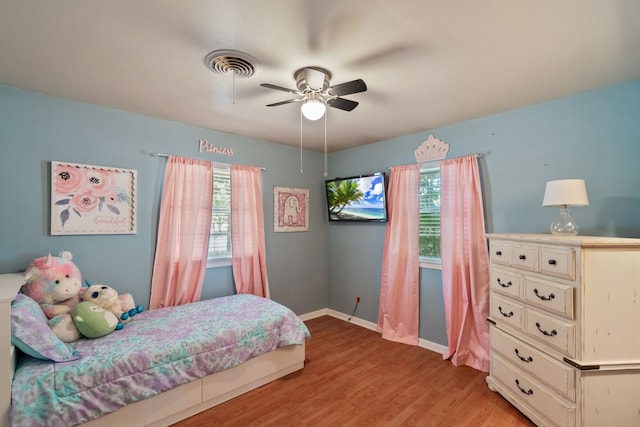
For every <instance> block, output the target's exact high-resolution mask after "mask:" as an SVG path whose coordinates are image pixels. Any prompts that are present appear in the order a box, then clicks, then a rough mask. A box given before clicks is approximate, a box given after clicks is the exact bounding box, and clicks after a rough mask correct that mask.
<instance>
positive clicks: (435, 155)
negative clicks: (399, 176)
mask: <svg viewBox="0 0 640 427" xmlns="http://www.w3.org/2000/svg"><path fill="white" fill-rule="evenodd" d="M448 152H449V144H447V143H446V142H444V141H441V140H439V139H438V138H436V137H435V136H433V135H429V138H427V140H426V141H425V142H423V143H422V145H420V146H419V147H418V148H417V149H416V151H415V155H416V161H417V162H418V163H425V162H430V161H432V160H440V159H444V158H445V157H447V153H448Z"/></svg>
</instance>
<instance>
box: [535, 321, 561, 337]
mask: <svg viewBox="0 0 640 427" xmlns="http://www.w3.org/2000/svg"><path fill="white" fill-rule="evenodd" d="M536 328H538V330H539V331H540V332H541V333H542V334H543V335H545V336H547V337H553V336H555V335H558V331H556V330H555V329H552V330H551V332H547V331H545V330H544V329H540V322H536Z"/></svg>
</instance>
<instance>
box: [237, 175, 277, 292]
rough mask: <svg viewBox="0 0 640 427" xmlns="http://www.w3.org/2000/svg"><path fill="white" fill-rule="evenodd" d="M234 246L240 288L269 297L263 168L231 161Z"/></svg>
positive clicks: (239, 290)
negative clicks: (234, 163)
mask: <svg viewBox="0 0 640 427" xmlns="http://www.w3.org/2000/svg"><path fill="white" fill-rule="evenodd" d="M231 248H232V254H233V257H232V265H233V279H234V281H235V284H236V291H237V292H238V293H239V294H254V295H258V296H261V297H265V298H269V282H268V280H267V257H266V251H265V242H264V210H263V207H262V173H261V170H260V168H256V167H252V166H239V165H231Z"/></svg>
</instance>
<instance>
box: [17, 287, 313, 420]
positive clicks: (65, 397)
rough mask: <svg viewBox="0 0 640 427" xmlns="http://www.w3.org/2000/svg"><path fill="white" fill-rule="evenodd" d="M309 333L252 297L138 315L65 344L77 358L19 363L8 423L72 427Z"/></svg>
mask: <svg viewBox="0 0 640 427" xmlns="http://www.w3.org/2000/svg"><path fill="white" fill-rule="evenodd" d="M309 336H310V335H309V330H308V329H307V327H306V326H305V325H304V323H303V322H302V321H301V320H300V319H299V318H298V317H297V316H296V315H295V313H293V312H292V311H291V310H290V309H288V308H286V307H284V306H282V305H280V304H278V303H276V302H273V301H271V300H267V299H264V298H261V297H257V296H254V295H234V296H229V297H221V298H215V299H211V300H205V301H201V302H197V303H193V304H187V305H183V306H179V307H172V308H162V309H157V310H151V311H145V312H142V313H140V314H138V315H137V316H135V317H134V318H133V320H132V321H131V322H129V323H127V324H126V325H125V327H124V329H122V330H120V331H115V332H113V333H111V334H109V335H107V336H105V337H102V338H99V339H93V340H89V339H87V340H85V339H83V340H80V341H76V342H74V343H71V344H70V345H71V346H72V347H74V348H75V349H76V350H78V351H79V352H80V354H81V355H82V357H81V358H80V359H78V360H74V361H71V362H64V363H53V362H49V361H43V360H37V359H33V358H30V357H24V358H22V359H21V360H20V362H19V364H18V367H17V369H16V372H15V375H14V378H13V386H12V406H11V425H15V426H24V427H30V426H47V427H55V426H64V427H69V426H74V425H77V424H80V423H83V422H87V421H90V420H92V419H95V418H99V417H100V416H102V415H105V414H107V413H109V412H113V411H115V410H117V409H118V408H121V407H123V406H125V405H128V404H130V403H133V402H136V401H139V400H142V399H146V398H149V397H152V396H155V395H157V394H160V393H162V392H164V391H167V390H169V389H171V388H174V387H176V386H179V385H182V384H185V383H187V382H190V381H193V380H196V379H198V378H201V377H204V376H206V375H208V374H211V373H214V372H218V371H222V370H224V369H228V368H231V367H234V366H237V365H239V364H241V363H243V362H245V361H247V360H249V359H251V358H253V357H256V356H259V355H260V354H262V353H266V352H269V351H271V350H275V349H276V348H279V347H282V346H287V345H292V344H303V343H304V341H305V340H306V339H308V338H309Z"/></svg>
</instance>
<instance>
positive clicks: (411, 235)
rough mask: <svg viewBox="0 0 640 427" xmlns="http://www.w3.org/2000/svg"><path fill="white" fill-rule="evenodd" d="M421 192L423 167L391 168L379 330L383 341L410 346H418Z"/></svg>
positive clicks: (383, 254)
mask: <svg viewBox="0 0 640 427" xmlns="http://www.w3.org/2000/svg"><path fill="white" fill-rule="evenodd" d="M419 192H420V166H419V165H417V164H416V165H406V166H395V167H392V168H391V177H390V179H389V191H388V194H389V199H388V201H387V208H388V211H389V222H388V223H387V228H386V234H385V239H384V250H383V253H382V274H381V283H380V303H379V308H378V330H379V331H381V332H382V338H385V339H388V340H390V341H396V342H400V343H404V344H410V345H418V324H419V311H418V310H419V308H418V307H419V291H418V282H419V263H418V225H419V206H418V203H419Z"/></svg>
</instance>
